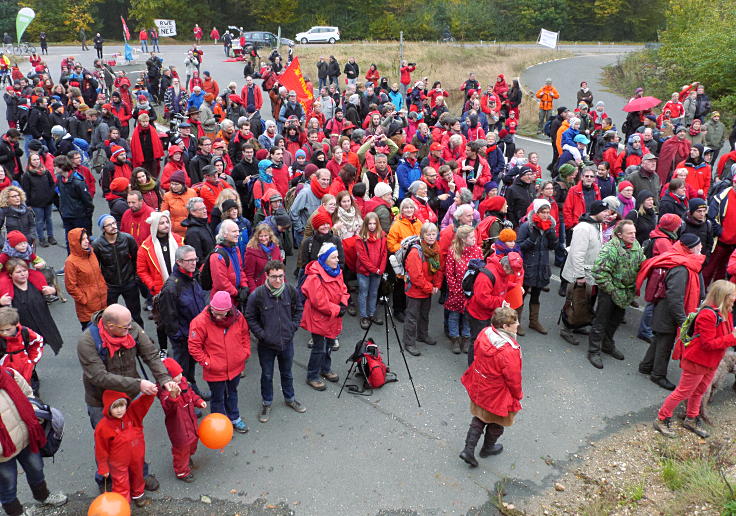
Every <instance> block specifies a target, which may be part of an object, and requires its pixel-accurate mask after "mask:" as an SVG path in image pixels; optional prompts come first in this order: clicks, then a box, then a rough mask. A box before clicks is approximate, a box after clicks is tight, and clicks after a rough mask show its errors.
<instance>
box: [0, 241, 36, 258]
mask: <svg viewBox="0 0 736 516" xmlns="http://www.w3.org/2000/svg"><path fill="white" fill-rule="evenodd" d="M2 254H7V255H8V256H9V257H11V258H20V259H21V260H24V261H25V262H30V261H31V257H32V256H33V249H32V248H31V246H30V245H28V246H27V247H26V252H24V253H21V252H20V251H18V250H16V248H15V247H13V246H12V245H10V242H8V241H7V240H5V244H3V250H2Z"/></svg>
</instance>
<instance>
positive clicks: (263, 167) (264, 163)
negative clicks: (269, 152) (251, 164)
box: [258, 159, 273, 174]
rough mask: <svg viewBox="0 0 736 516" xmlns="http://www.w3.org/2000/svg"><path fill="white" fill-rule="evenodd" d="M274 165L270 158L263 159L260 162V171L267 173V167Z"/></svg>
mask: <svg viewBox="0 0 736 516" xmlns="http://www.w3.org/2000/svg"><path fill="white" fill-rule="evenodd" d="M271 167H273V161H271V160H270V159H262V160H260V161H259V162H258V172H263V173H264V174H265V173H266V169H268V168H271Z"/></svg>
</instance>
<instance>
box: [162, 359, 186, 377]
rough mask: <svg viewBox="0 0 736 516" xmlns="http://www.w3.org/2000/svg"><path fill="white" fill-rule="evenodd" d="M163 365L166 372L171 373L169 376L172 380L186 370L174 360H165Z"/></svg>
mask: <svg viewBox="0 0 736 516" xmlns="http://www.w3.org/2000/svg"><path fill="white" fill-rule="evenodd" d="M163 363H164V366H166V370H167V371H168V372H169V376H171V377H172V378H176V377H177V376H179V375H180V374H181V373H183V372H184V370H183V369H182V368H181V366H180V365H179V362H177V361H176V360H174V359H173V358H164V359H163Z"/></svg>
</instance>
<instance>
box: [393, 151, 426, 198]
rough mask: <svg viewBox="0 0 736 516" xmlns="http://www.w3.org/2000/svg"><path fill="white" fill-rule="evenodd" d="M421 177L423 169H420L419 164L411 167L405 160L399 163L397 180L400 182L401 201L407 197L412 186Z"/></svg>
mask: <svg viewBox="0 0 736 516" xmlns="http://www.w3.org/2000/svg"><path fill="white" fill-rule="evenodd" d="M421 177H422V169H421V168H419V162H416V163H414V166H411V165H409V163H407V161H406V160H405V159H402V160H401V161H400V162H399V166H398V167H397V168H396V178H397V179H398V180H399V201H401V200H402V199H403V198H404V197H406V193H407V190H409V187H410V186H411V184H412V183H413V182H414V181H418V180H419V179H420V178H421Z"/></svg>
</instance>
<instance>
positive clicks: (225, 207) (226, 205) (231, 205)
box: [220, 199, 238, 215]
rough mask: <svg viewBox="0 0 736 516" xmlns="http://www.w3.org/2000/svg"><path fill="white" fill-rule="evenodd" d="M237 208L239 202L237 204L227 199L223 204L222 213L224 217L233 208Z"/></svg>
mask: <svg viewBox="0 0 736 516" xmlns="http://www.w3.org/2000/svg"><path fill="white" fill-rule="evenodd" d="M237 207H238V203H237V202H235V201H234V200H232V199H227V200H226V201H225V202H223V203H222V209H221V210H220V211H221V212H222V214H223V215H224V214H225V213H227V212H229V211H230V210H232V209H233V208H237Z"/></svg>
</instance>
